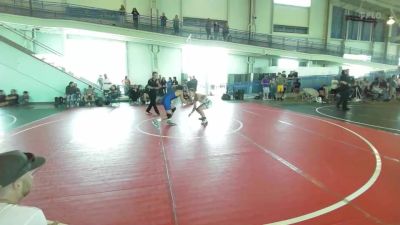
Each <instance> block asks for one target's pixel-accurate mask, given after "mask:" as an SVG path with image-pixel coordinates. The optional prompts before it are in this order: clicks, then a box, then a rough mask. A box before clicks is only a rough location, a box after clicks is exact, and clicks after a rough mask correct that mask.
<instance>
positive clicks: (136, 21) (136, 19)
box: [132, 8, 140, 29]
mask: <svg viewBox="0 0 400 225" xmlns="http://www.w3.org/2000/svg"><path fill="white" fill-rule="evenodd" d="M139 16H140V14H139V12H138V11H137V9H136V8H133V9H132V18H133V27H134V28H135V29H138V28H139Z"/></svg>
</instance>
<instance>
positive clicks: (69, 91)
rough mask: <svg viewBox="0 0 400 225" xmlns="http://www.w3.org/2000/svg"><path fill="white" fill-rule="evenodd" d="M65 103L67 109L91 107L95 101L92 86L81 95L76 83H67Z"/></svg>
mask: <svg viewBox="0 0 400 225" xmlns="http://www.w3.org/2000/svg"><path fill="white" fill-rule="evenodd" d="M65 96H66V98H65V103H66V106H67V108H71V107H78V106H83V105H87V106H92V105H94V102H95V100H96V94H95V91H94V88H93V87H92V85H89V86H88V87H87V88H85V90H84V91H83V94H82V92H81V90H80V89H79V87H78V86H77V84H76V83H74V82H72V81H71V82H69V84H68V85H67V86H66V87H65Z"/></svg>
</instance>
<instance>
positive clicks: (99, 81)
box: [97, 75, 104, 90]
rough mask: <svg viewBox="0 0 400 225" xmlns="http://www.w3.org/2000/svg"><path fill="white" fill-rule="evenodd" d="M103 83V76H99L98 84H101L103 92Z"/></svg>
mask: <svg viewBox="0 0 400 225" xmlns="http://www.w3.org/2000/svg"><path fill="white" fill-rule="evenodd" d="M103 81H104V80H103V76H102V75H99V78H97V83H98V84H99V86H100V89H101V90H103V83H104V82H103Z"/></svg>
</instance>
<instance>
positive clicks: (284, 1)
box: [274, 0, 311, 7]
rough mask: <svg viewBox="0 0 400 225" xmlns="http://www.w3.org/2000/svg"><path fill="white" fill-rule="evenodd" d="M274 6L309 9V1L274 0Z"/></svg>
mask: <svg viewBox="0 0 400 225" xmlns="http://www.w3.org/2000/svg"><path fill="white" fill-rule="evenodd" d="M274 3H275V4H281V5H292V6H299V7H310V6H311V0H274Z"/></svg>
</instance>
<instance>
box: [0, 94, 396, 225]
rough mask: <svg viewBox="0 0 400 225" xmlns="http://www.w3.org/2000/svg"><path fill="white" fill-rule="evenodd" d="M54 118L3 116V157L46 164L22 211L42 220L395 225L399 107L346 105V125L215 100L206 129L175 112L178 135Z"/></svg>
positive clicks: (142, 126) (93, 118) (92, 116)
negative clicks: (30, 156) (27, 155)
mask: <svg viewBox="0 0 400 225" xmlns="http://www.w3.org/2000/svg"><path fill="white" fill-rule="evenodd" d="M321 106H322V107H321ZM39 112H40V113H41V114H40V115H37V114H39ZM56 112H59V111H58V110H54V109H52V108H51V107H48V108H47V109H46V107H45V106H43V107H39V108H33V109H26V108H18V109H11V108H4V109H0V119H1V120H0V121H2V122H1V123H0V124H2V130H3V131H4V132H2V133H0V134H1V135H2V136H1V137H0V149H1V151H6V150H11V149H22V150H27V151H32V152H34V153H37V154H41V155H44V156H45V157H46V158H47V163H46V165H45V166H44V167H43V168H42V169H41V170H39V171H38V172H37V173H36V175H35V188H34V190H33V191H32V193H31V194H30V195H29V197H28V198H27V199H26V201H24V204H28V205H34V206H37V207H40V208H42V209H43V210H44V212H45V214H46V215H47V217H48V218H49V219H53V220H60V221H62V222H65V223H68V224H72V225H75V224H76V225H81V224H82V225H92V224H93V225H94V224H96V225H132V224H165V225H170V224H171V225H172V224H174V225H175V224H180V225H197V224H215V225H225V224H229V225H236V224H237V225H253V224H254V225H256V224H294V223H296V224H310V225H320V224H321V225H322V224H324V225H328V224H329V225H333V224H334V225H339V224H341V225H373V224H385V225H386V224H387V225H389V224H390V225H393V224H400V210H399V207H398V202H400V194H399V190H400V180H399V179H398V177H399V174H400V136H399V134H400V116H399V115H400V107H399V105H398V103H397V104H395V103H389V104H385V103H370V104H357V105H352V106H351V110H350V111H349V112H348V113H346V114H345V113H343V112H341V111H338V110H336V108H335V107H334V106H329V105H327V106H325V105H309V104H303V103H301V104H299V103H286V102H285V103H262V104H260V102H259V101H258V102H242V103H231V102H221V101H218V100H214V104H213V107H212V108H211V109H209V110H207V112H206V113H207V115H208V119H209V125H208V127H206V128H203V127H202V126H200V121H199V120H197V115H195V116H192V117H190V118H188V116H187V115H188V113H189V112H190V108H188V107H183V108H180V107H178V110H177V113H176V115H174V119H175V122H176V123H177V124H178V126H174V127H168V126H165V125H164V126H162V127H161V129H157V128H155V127H154V126H153V125H152V123H151V119H152V117H149V116H147V115H145V114H144V113H143V112H144V107H141V106H137V107H132V106H128V105H124V104H121V105H120V106H118V107H115V108H111V107H102V108H80V109H73V110H68V111H61V112H59V113H56ZM324 114H325V115H324ZM32 116H35V117H34V118H32ZM14 118H15V119H14ZM39 118H43V119H41V120H37V119H39ZM344 120H347V121H344ZM350 120H351V121H354V122H357V123H359V124H354V123H350V122H351V121H350ZM31 121H34V122H31ZM23 124H25V125H23Z"/></svg>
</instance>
